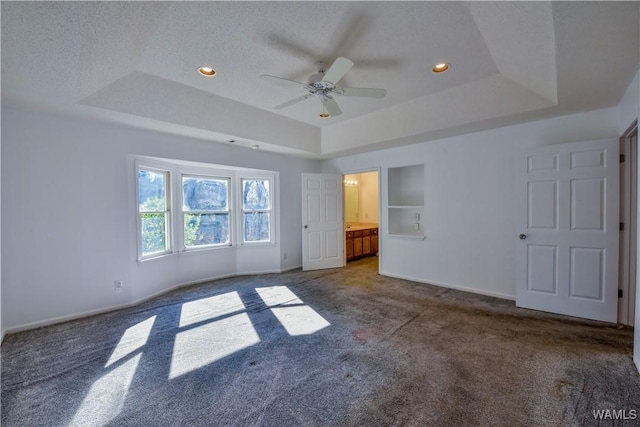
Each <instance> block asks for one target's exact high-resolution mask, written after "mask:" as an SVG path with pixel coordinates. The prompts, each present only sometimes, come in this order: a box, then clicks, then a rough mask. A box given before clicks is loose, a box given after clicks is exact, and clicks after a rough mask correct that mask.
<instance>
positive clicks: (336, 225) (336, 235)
mask: <svg viewBox="0 0 640 427" xmlns="http://www.w3.org/2000/svg"><path fill="white" fill-rule="evenodd" d="M342 216H343V215H342V176H341V175H328V174H315V173H303V174H302V227H303V230H302V269H303V270H318V269H321V268H335V267H343V266H344V254H343V253H344V240H345V239H344V226H343V221H342Z"/></svg>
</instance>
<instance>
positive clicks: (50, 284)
mask: <svg viewBox="0 0 640 427" xmlns="http://www.w3.org/2000/svg"><path fill="white" fill-rule="evenodd" d="M2 116H3V117H2V119H3V120H2V121H3V125H4V126H2V140H3V144H2V168H1V173H2V180H1V182H2V214H1V215H2V216H1V218H2V231H3V232H2V252H1V254H2V265H3V267H4V268H3V269H2V297H3V298H2V317H3V321H2V327H3V328H5V330H7V331H12V330H17V329H20V328H23V327H29V326H36V325H39V324H46V323H48V322H51V321H54V320H61V319H66V318H70V317H74V316H77V315H81V314H83V313H88V312H96V311H101V310H105V309H109V308H112V307H118V306H123V305H127V304H130V303H132V302H135V301H137V300H140V299H143V298H146V297H148V296H149V295H152V294H155V293H159V292H163V291H165V290H166V289H168V288H171V287H172V286H175V285H179V284H183V283H189V282H195V281H200V280H203V279H207V278H213V277H222V276H227V275H233V274H244V273H252V272H256V271H280V270H284V269H289V268H295V267H297V266H300V265H301V264H302V251H301V243H300V242H301V239H302V237H301V229H302V220H301V175H300V174H301V173H302V172H318V171H319V169H320V165H319V162H317V161H313V160H305V159H298V158H292V157H285V156H281V155H276V154H271V153H266V152H261V151H256V150H248V149H245V148H242V147H236V146H231V145H225V144H217V143H212V142H207V141H201V140H196V139H190V138H184V137H178V136H172V135H166V134H160V133H153V132H150V131H145V130H139V129H133V128H126V127H118V126H115V125H109V124H106V123H100V122H91V121H86V120H80V119H72V118H65V117H59V116H54V115H49V114H42V113H32V112H26V111H22V110H16V109H9V108H3V110H2ZM132 155H144V156H154V157H161V158H168V159H179V160H187V161H197V162H204V163H211V164H218V165H228V166H238V167H246V168H255V169H267V170H273V171H277V172H279V177H278V181H279V190H280V191H279V195H280V198H279V206H276V209H277V210H278V211H279V213H280V222H279V223H278V224H276V227H278V228H279V239H278V244H277V245H275V246H264V247H260V248H225V249H218V250H209V251H198V252H195V251H194V252H189V253H180V254H174V255H169V256H166V257H162V258H158V259H154V260H148V261H144V262H137V261H136V240H135V236H136V231H135V209H136V205H135V197H133V194H134V190H135V172H134V169H133V159H132ZM285 253H286V254H287V257H286V258H287V259H286V260H283V258H284V256H283V255H284V254H285ZM116 279H122V280H124V289H123V291H122V292H120V293H115V292H114V289H113V281H114V280H116Z"/></svg>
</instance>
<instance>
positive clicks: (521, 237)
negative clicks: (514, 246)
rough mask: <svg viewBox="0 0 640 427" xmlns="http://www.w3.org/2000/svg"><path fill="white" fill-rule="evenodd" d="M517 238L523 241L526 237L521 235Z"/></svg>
mask: <svg viewBox="0 0 640 427" xmlns="http://www.w3.org/2000/svg"><path fill="white" fill-rule="evenodd" d="M519 237H520V240H524V239H526V238H527V235H526V234H521V235H520V236H519Z"/></svg>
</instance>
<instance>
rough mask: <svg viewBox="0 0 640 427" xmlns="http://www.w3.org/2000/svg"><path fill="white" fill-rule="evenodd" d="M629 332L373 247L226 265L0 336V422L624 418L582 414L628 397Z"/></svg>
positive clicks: (637, 383)
mask: <svg viewBox="0 0 640 427" xmlns="http://www.w3.org/2000/svg"><path fill="white" fill-rule="evenodd" d="M632 335H633V332H632V330H631V329H630V328H618V327H616V326H615V325H608V324H603V323H598V322H590V321H582V320H578V319H573V318H568V317H563V316H556V315H550V314H544V313H538V312H534V311H529V310H522V309H516V308H515V307H514V304H513V302H511V301H504V300H499V299H494V298H490V297H483V296H478V295H473V294H467V293H464V292H458V291H453V290H447V289H443V288H438V287H435V286H429V285H424V284H417V283H413V282H409V281H404V280H397V279H391V278H386V277H382V276H379V275H378V274H377V260H376V259H375V258H370V259H363V260H360V261H356V262H353V263H350V264H349V266H348V267H347V268H345V269H336V270H322V271H315V272H302V271H300V270H296V271H293V272H289V273H285V274H280V275H277V274H274V275H261V276H251V277H237V278H231V279H225V280H219V281H215V282H210V283H205V284H201V285H196V286H191V287H188V288H182V289H179V290H177V291H175V292H171V293H169V294H166V295H164V296H162V297H159V298H156V299H154V300H152V301H149V302H146V303H144V304H141V305H138V306H136V307H133V308H129V309H125V310H120V311H117V312H112V313H108V314H104V315H99V316H93V317H89V318H85V319H81V320H77V321H72V322H67V323H64V324H59V325H54V326H50V327H46V328H40V329H36V330H31V331H26V332H22V333H17V334H11V335H8V336H6V337H5V340H4V342H3V344H2V425H3V426H63V425H78V426H84V425H86V426H99V425H109V426H236V425H237V426H254V425H264V426H307V425H308V426H325V425H333V426H343V425H353V426H365V425H366V426H372V425H380V426H383V425H384V426H392V425H409V426H427V425H433V426H438V425H443V426H444V425H452V426H461V425H467V426H471V425H479V426H488V425H504V426H516V425H520V426H536V425H540V426H542V425H607V426H609V425H638V424H639V423H640V422H638V420H631V419H627V420H605V421H599V420H596V419H595V418H594V415H593V411H594V410H607V409H608V410H616V411H620V410H624V411H626V412H624V413H622V412H616V413H615V416H616V417H620V416H624V417H626V418H632V417H633V415H634V413H635V412H634V411H638V410H640V378H639V376H638V374H637V372H636V370H635V367H634V365H633V363H632V360H631V351H632V339H633V337H632ZM612 414H613V413H611V412H610V413H609V416H610V417H613V415H612ZM638 416H640V414H638Z"/></svg>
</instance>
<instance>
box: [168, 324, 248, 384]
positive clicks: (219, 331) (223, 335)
mask: <svg viewBox="0 0 640 427" xmlns="http://www.w3.org/2000/svg"><path fill="white" fill-rule="evenodd" d="M259 342H260V337H259V336H258V333H257V332H256V330H255V328H254V327H253V324H252V323H251V319H249V315H248V314H246V313H240V314H236V315H233V316H230V317H227V318H224V319H220V320H216V321H213V322H210V323H206V324H204V325H201V326H197V327H195V328H192V329H188V330H186V331H183V332H179V333H178V334H177V335H176V339H175V343H174V345H173V356H172V357H171V367H170V370H169V379H173V378H176V377H179V376H181V375H184V374H186V373H189V372H192V371H194V370H196V369H199V368H202V367H204V366H207V365H209V364H211V363H213V362H215V361H217V360H220V359H222V358H224V357H226V356H229V355H231V354H233V353H235V352H237V351H240V350H243V349H245V348H247V347H251V346H252V345H255V344H257V343H259Z"/></svg>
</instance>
